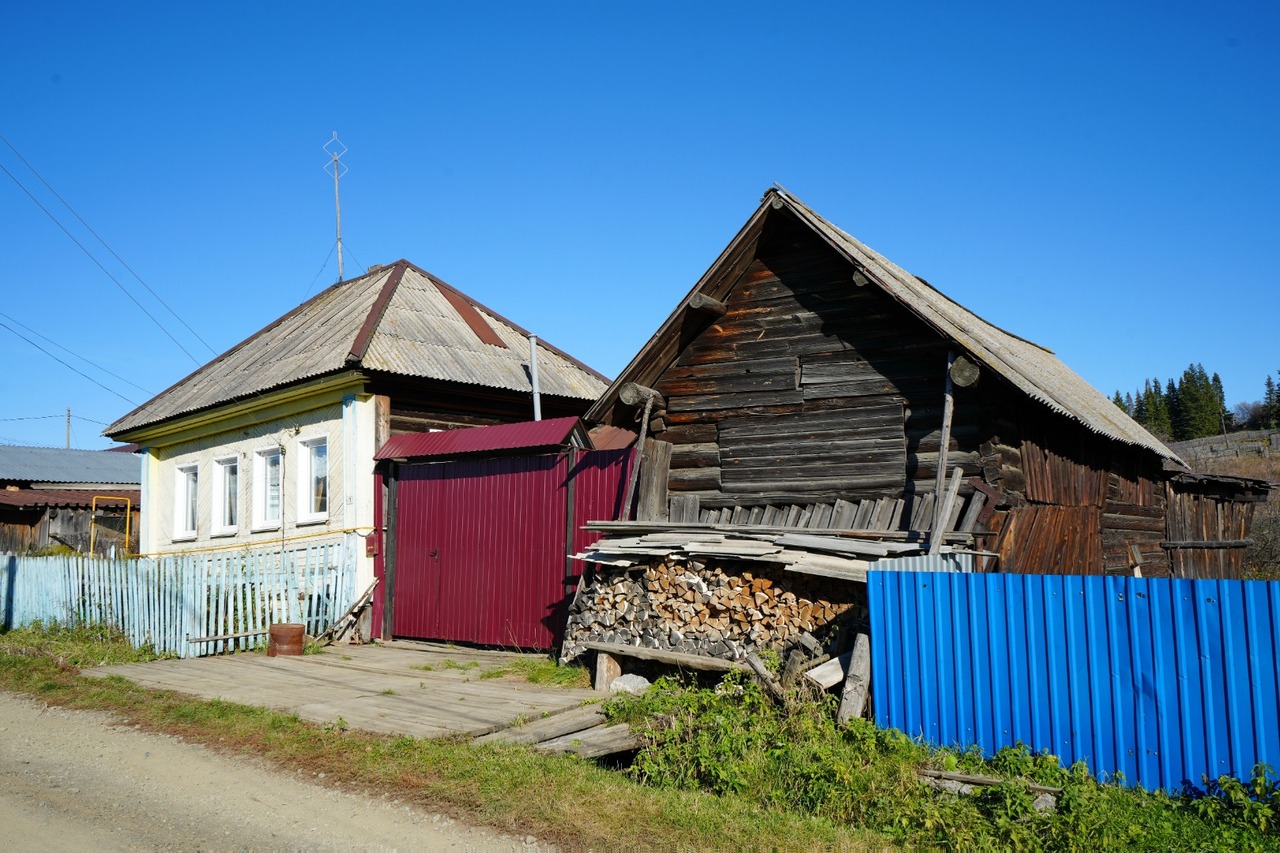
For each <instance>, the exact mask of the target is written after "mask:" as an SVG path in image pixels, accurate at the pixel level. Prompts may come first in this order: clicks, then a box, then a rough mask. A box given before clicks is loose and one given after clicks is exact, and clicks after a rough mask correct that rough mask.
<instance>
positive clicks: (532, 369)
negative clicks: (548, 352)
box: [529, 335, 542, 421]
mask: <svg viewBox="0 0 1280 853" xmlns="http://www.w3.org/2000/svg"><path fill="white" fill-rule="evenodd" d="M529 375H530V378H531V379H532V381H533V419H534V420H535V421H540V420H542V397H541V395H539V394H538V336H537V335H530V336H529Z"/></svg>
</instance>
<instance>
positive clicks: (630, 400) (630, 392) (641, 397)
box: [618, 382, 662, 406]
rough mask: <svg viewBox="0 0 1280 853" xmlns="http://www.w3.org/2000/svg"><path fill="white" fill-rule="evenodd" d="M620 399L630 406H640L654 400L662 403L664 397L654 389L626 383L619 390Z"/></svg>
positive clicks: (634, 383)
mask: <svg viewBox="0 0 1280 853" xmlns="http://www.w3.org/2000/svg"><path fill="white" fill-rule="evenodd" d="M618 399H619V400H621V401H622V402H623V403H625V404H626V405H628V406H639V405H641V404H643V403H644V402H645V401H646V400H654V401H656V402H660V401H661V400H662V395H661V394H659V393H658V392H657V391H655V390H653V389H652V388H647V387H645V386H644V385H640V384H639V383H636V382H625V383H623V385H622V387H621V388H620V389H618Z"/></svg>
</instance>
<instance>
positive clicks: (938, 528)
mask: <svg viewBox="0 0 1280 853" xmlns="http://www.w3.org/2000/svg"><path fill="white" fill-rule="evenodd" d="M963 477H964V472H963V471H962V470H961V469H960V466H959V465H957V466H956V469H955V470H954V471H952V472H951V484H950V485H949V486H947V495H946V497H945V498H943V500H942V503H941V504H938V505H936V506H937V510H938V514H937V516H936V520H935V521H934V523H933V529H932V530H930V531H929V556H931V557H932V556H933V555H934V554H937V553H938V549H939V548H941V547H942V539H943V537H945V536H946V535H947V527H948V526H949V525H950V523H951V507H952V506H954V505H955V502H956V495H958V494H959V493H960V480H961V479H962V478H963Z"/></svg>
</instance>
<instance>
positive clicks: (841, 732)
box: [606, 674, 1280, 851]
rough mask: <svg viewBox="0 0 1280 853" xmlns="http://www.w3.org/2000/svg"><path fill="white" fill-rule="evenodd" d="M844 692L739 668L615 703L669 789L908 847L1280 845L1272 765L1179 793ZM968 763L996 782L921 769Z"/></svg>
mask: <svg viewBox="0 0 1280 853" xmlns="http://www.w3.org/2000/svg"><path fill="white" fill-rule="evenodd" d="M833 702H834V699H833V698H831V697H825V698H824V699H823V700H821V701H818V702H799V703H796V704H794V705H792V706H790V707H778V706H777V705H775V704H774V703H772V702H771V701H769V700H768V699H767V698H766V697H765V696H764V695H763V694H762V693H761V691H760V688H759V687H758V686H757V685H756V684H755V683H754V682H753V681H750V680H748V679H746V678H745V677H743V676H740V675H737V674H735V675H731V676H729V677H727V678H726V679H725V680H724V681H723V682H721V684H720V685H719V686H718V687H716V688H714V689H695V688H692V687H687V686H685V685H682V684H680V683H677V682H674V681H671V680H669V679H663V680H660V681H659V682H658V683H657V684H655V686H654V688H653V689H651V690H650V691H649V692H648V693H646V694H644V695H642V696H639V697H629V696H627V697H620V698H617V699H614V700H611V701H610V702H609V703H607V705H606V712H607V713H608V714H609V715H610V716H611V717H612V718H613V719H616V720H623V721H627V722H630V723H631V724H632V726H633V728H636V729H638V730H639V731H641V732H642V735H643V737H644V740H645V746H644V747H643V748H642V749H641V750H640V752H639V754H638V755H637V757H636V760H635V762H634V764H633V765H632V766H631V768H630V770H629V771H628V772H629V774H630V775H631V777H632V778H634V779H635V780H636V781H638V782H641V783H643V784H645V785H650V786H653V787H656V788H660V789H663V790H680V791H708V792H713V793H716V794H718V795H721V796H736V797H742V798H746V799H748V800H750V801H754V802H755V803H756V804H757V805H758V806H759V807H760V808H762V809H769V810H776V811H782V812H786V813H789V814H796V815H808V816H813V817H818V818H822V819H824V820H826V821H830V822H831V823H833V824H843V825H854V826H862V827H865V828H867V829H872V830H876V831H879V832H882V833H884V834H886V835H888V836H890V837H892V838H894V839H895V840H896V841H898V842H900V843H903V844H906V845H908V846H911V847H915V846H922V847H929V848H932V847H944V848H949V849H978V848H983V847H992V848H999V849H1013V850H1038V849H1053V850H1223V851H1228V850H1230V851H1236V850H1271V849H1280V833H1278V832H1277V828H1276V824H1275V818H1274V817H1273V815H1275V814H1277V807H1280V794H1278V793H1277V784H1276V783H1275V782H1274V781H1272V778H1273V777H1272V776H1270V775H1268V773H1267V771H1266V768H1260V771H1259V772H1260V774H1261V775H1259V774H1257V773H1256V774H1255V778H1254V779H1253V781H1252V782H1251V783H1248V784H1246V783H1240V782H1238V781H1234V780H1230V779H1225V780H1222V782H1221V783H1220V788H1221V790H1219V791H1214V792H1212V795H1211V796H1209V797H1203V798H1199V799H1195V798H1191V797H1171V796H1169V795H1166V794H1163V793H1148V792H1145V791H1141V790H1133V789H1127V788H1122V787H1120V786H1118V785H1115V784H1100V783H1098V782H1097V781H1096V780H1095V779H1094V778H1093V776H1092V775H1091V774H1090V773H1089V771H1088V768H1087V767H1085V766H1084V765H1083V764H1077V765H1076V766H1073V767H1071V768H1066V769H1064V768H1063V767H1062V766H1061V765H1060V764H1059V762H1058V759H1057V758H1056V757H1054V756H1051V755H1034V754H1032V753H1031V752H1029V751H1028V750H1027V749H1026V748H1025V747H1018V748H1008V749H1004V750H1002V751H1001V752H999V753H998V754H997V755H995V756H994V757H993V758H992V759H990V760H989V761H987V760H984V759H983V757H982V756H981V755H980V754H979V753H978V752H977V751H974V750H969V751H955V750H943V751H938V750H931V749H929V748H927V747H925V746H923V745H921V744H920V743H918V742H916V741H913V740H912V739H910V738H908V737H907V736H906V735H904V734H902V733H901V732H898V731H895V730H881V729H877V728H876V727H875V726H874V725H872V724H871V723H869V722H867V721H864V720H856V721H854V722H853V723H852V724H851V725H848V726H845V727H839V726H837V725H836V724H835V722H834V714H833V713H832V712H833V711H834V708H833V707H832V703H833ZM922 769H935V770H951V771H962V772H966V773H970V774H980V775H983V776H989V777H997V778H999V779H1001V780H1002V781H1001V782H1000V784H997V785H993V786H990V787H987V788H985V789H983V790H981V791H980V793H978V794H975V795H972V796H954V795H948V794H939V793H938V792H936V791H934V790H933V789H932V788H930V787H928V786H927V785H926V784H925V783H924V781H923V780H922V779H921V778H920V776H919V775H918V774H917V771H918V770H922ZM1030 784H1035V785H1038V786H1046V787H1052V788H1056V789H1059V793H1058V797H1057V808H1056V810H1040V809H1038V808H1037V803H1036V797H1037V792H1036V790H1033V789H1032V788H1031V787H1030V786H1029V785H1030Z"/></svg>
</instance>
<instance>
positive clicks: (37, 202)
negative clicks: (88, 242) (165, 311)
mask: <svg viewBox="0 0 1280 853" xmlns="http://www.w3.org/2000/svg"><path fill="white" fill-rule="evenodd" d="M0 171H3V172H4V173H5V174H6V175H8V176H9V180H11V181H13V182H14V183H15V184H17V185H18V188H19V189H20V190H22V191H23V192H24V193H26V194H27V197H28V198H29V199H31V201H32V202H34V203H35V206H36V207H38V208H40V209H41V210H43V211H44V214H45V216H47V217H49V218H50V219H51V220H53V224H54V225H57V226H58V227H59V228H61V229H62V233H63V234H66V235H67V238H68V239H69V240H71V242H72V243H75V244H76V246H78V247H79V248H80V251H82V252H84V253H85V255H86V256H87V257H88V258H89V260H91V261H93V262H94V263H95V264H97V265H98V269H100V270H102V272H103V274H105V275H106V277H107V278H109V279H111V281H112V283H113V284H115V286H116V287H118V288H120V292H121V293H123V294H124V295H125V296H127V297H129V299H131V300H132V301H133V304H134V305H137V306H138V310H140V311H141V312H142V313H143V314H146V315H147V317H148V318H149V319H150V320H151V322H153V323H155V324H156V327H157V328H158V329H160V331H162V332H164V333H165V334H166V335H168V336H169V340H171V341H173V342H174V343H175V344H176V345H177V347H178V349H180V350H182V351H183V352H184V353H186V355H187V358H189V359H191V360H192V361H193V362H195V363H196V364H197V365H198V364H200V361H199V360H198V359H197V358H196V357H195V356H194V355H192V354H191V353H190V352H189V351H188V350H187V348H186V347H184V346H183V345H182V342H181V341H179V340H178V339H177V338H175V337H174V336H173V333H172V332H170V331H169V330H168V329H166V328H165V327H164V325H163V324H161V322H160V321H159V320H157V319H156V318H155V317H154V316H153V315H152V314H151V312H150V311H148V310H147V309H146V306H144V305H143V304H142V303H141V302H139V301H138V299H137V297H135V296H134V295H133V294H132V293H130V292H129V291H128V289H126V288H125V286H124V285H123V284H121V283H120V282H119V280H117V279H116V277H115V276H113V275H112V274H111V272H110V271H109V270H108V269H107V268H106V267H104V266H103V265H102V262H101V261H99V260H98V259H97V258H95V257H94V256H93V254H92V253H91V252H90V251H89V250H88V249H87V248H85V246H84V244H83V243H81V242H80V241H79V240H77V239H76V238H75V235H73V234H72V233H71V232H70V231H68V230H67V227H66V226H65V225H63V224H62V223H61V222H59V221H58V218H57V217H56V216H54V215H53V214H52V213H51V212H50V211H49V209H48V208H47V207H45V206H44V205H43V204H41V203H40V200H39V199H38V198H36V197H35V196H34V195H33V194H32V192H31V190H29V189H27V188H26V187H25V186H23V184H22V181H20V180H18V179H17V178H16V177H15V176H14V174H13V172H10V171H9V170H8V169H6V168H5V167H4V165H3V164H0ZM9 331H11V332H12V331H13V330H12V329H10V330H9ZM15 334H17V333H16V332H15Z"/></svg>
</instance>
